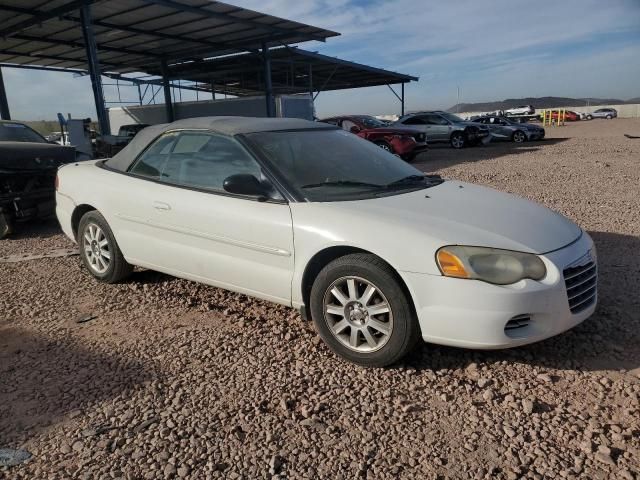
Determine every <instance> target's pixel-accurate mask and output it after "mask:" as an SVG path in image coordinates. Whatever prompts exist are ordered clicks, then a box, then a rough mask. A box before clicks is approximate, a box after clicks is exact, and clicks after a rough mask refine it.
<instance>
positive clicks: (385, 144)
mask: <svg viewBox="0 0 640 480" xmlns="http://www.w3.org/2000/svg"><path fill="white" fill-rule="evenodd" d="M373 143H375V144H376V145H378V146H379V147H380V148H382V149H383V150H386V151H387V152H389V153H395V152H394V150H393V147H392V146H391V144H389V142H386V141H384V140H376V141H375V142H373Z"/></svg>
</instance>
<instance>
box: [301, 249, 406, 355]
mask: <svg viewBox="0 0 640 480" xmlns="http://www.w3.org/2000/svg"><path fill="white" fill-rule="evenodd" d="M311 315H312V317H313V322H314V324H315V326H316V329H317V330H318V334H319V335H320V337H321V338H322V339H323V340H324V342H325V343H326V344H327V345H328V346H329V348H331V350H333V351H334V352H335V353H336V354H337V355H339V356H341V357H342V358H344V359H346V360H349V361H350V362H353V363H356V364H358V365H362V366H365V367H385V366H387V365H391V364H393V363H395V362H397V361H398V360H400V359H401V358H402V357H403V356H404V355H406V354H407V353H408V352H409V351H410V350H411V348H412V347H413V346H414V345H415V343H416V341H417V339H418V338H419V329H418V321H417V318H416V315H415V313H414V309H413V306H412V304H411V302H410V300H409V298H408V295H407V294H406V293H405V292H404V290H403V289H402V287H401V284H400V280H399V279H398V276H397V274H396V273H395V271H394V270H393V269H392V268H391V267H390V266H389V265H388V264H387V263H385V262H384V261H382V260H381V259H380V258H378V257H376V256H375V255H371V254H352V255H346V256H344V257H341V258H338V259H336V260H334V261H333V262H331V263H329V264H328V265H327V266H325V267H324V268H323V269H322V271H321V272H320V274H319V275H318V277H317V278H316V280H315V282H314V284H313V287H312V289H311Z"/></svg>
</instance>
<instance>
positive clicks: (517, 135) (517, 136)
mask: <svg viewBox="0 0 640 480" xmlns="http://www.w3.org/2000/svg"><path fill="white" fill-rule="evenodd" d="M511 140H512V141H514V142H516V143H524V142H525V141H526V140H527V135H526V134H525V133H524V132H523V131H522V130H516V131H515V132H513V135H511Z"/></svg>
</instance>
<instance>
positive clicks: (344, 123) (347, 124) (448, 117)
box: [320, 111, 545, 161]
mask: <svg viewBox="0 0 640 480" xmlns="http://www.w3.org/2000/svg"><path fill="white" fill-rule="evenodd" d="M320 121H321V122H324V123H330V124H332V125H336V126H339V127H340V128H342V129H343V130H347V131H349V132H351V133H354V134H356V135H358V136H360V137H362V138H364V139H367V140H369V141H371V142H373V143H375V144H376V145H378V146H380V147H381V148H383V149H385V150H387V151H389V152H391V153H395V154H396V155H399V156H400V157H401V158H403V159H404V160H407V161H411V160H413V159H414V158H415V157H416V156H417V155H418V154H420V153H421V152H423V151H425V150H426V149H427V144H432V143H449V144H450V145H451V146H452V147H453V148H456V149H459V148H464V147H467V146H474V145H480V144H486V143H488V142H490V141H492V140H509V141H514V142H518V143H520V142H524V141H527V140H541V139H543V138H544V135H545V131H544V128H542V127H540V126H538V125H533V124H529V123H518V122H516V121H513V120H511V119H510V118H508V117H503V116H486V117H480V118H477V119H475V120H473V121H468V120H463V119H462V118H460V117H458V116H457V115H454V114H452V113H449V112H443V111H430V112H416V113H410V114H408V115H404V116H402V117H400V118H399V119H398V120H397V121H395V122H385V121H383V120H379V119H377V118H375V117H372V116H369V115H346V116H340V117H331V118H326V119H323V120H320Z"/></svg>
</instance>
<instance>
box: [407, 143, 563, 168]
mask: <svg viewBox="0 0 640 480" xmlns="http://www.w3.org/2000/svg"><path fill="white" fill-rule="evenodd" d="M567 140H569V139H568V138H546V139H544V140H536V141H531V142H525V143H515V142H506V141H494V142H491V143H489V144H487V145H478V146H475V147H468V148H462V149H455V148H451V147H450V146H449V145H447V144H444V143H443V144H434V145H430V146H429V150H427V151H426V152H424V153H421V154H420V155H418V157H417V158H416V159H415V160H414V161H413V162H412V165H413V166H414V167H416V168H418V169H420V170H423V171H425V172H433V171H436V170H439V169H441V168H446V167H451V166H453V165H457V164H460V163H468V162H478V161H483V160H493V159H496V158H500V157H503V156H506V155H522V154H526V153H532V152H536V151H538V150H540V149H542V148H544V147H545V146H549V145H556V144H558V143H562V142H565V141H567Z"/></svg>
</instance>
